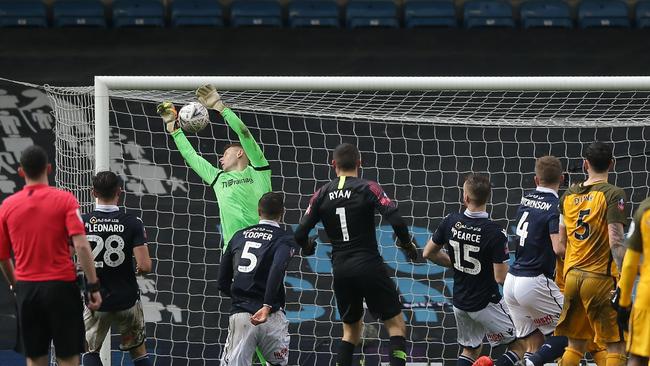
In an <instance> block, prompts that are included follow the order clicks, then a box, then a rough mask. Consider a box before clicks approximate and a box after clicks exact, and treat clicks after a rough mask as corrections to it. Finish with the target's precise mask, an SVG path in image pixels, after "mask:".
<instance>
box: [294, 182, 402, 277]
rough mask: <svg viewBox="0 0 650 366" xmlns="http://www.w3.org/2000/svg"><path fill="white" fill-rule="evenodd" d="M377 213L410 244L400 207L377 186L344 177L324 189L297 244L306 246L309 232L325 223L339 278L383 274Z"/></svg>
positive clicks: (302, 225) (302, 224)
mask: <svg viewBox="0 0 650 366" xmlns="http://www.w3.org/2000/svg"><path fill="white" fill-rule="evenodd" d="M375 212H379V213H380V214H381V215H382V216H383V217H384V218H385V219H386V220H387V221H388V222H389V223H390V224H391V226H392V227H393V230H394V231H395V235H396V236H397V237H398V238H399V240H400V241H401V242H406V243H408V242H410V241H411V237H410V235H409V231H408V227H407V226H406V222H405V221H404V219H403V218H402V217H401V216H400V214H399V211H398V209H397V203H396V202H395V201H393V200H391V199H390V198H389V197H388V195H387V194H386V192H384V190H383V189H382V188H381V186H380V185H379V184H377V183H376V182H373V181H370V180H366V179H362V178H358V177H346V176H341V177H338V178H337V179H335V180H333V181H331V182H329V183H327V184H325V185H324V186H322V187H321V188H320V189H318V191H316V193H314V195H313V196H312V198H311V200H310V201H309V207H308V208H307V211H306V212H305V215H304V216H303V217H302V219H301V220H300V225H298V228H297V229H296V241H297V242H298V243H299V244H301V245H303V243H304V242H306V240H307V237H308V233H309V231H310V230H311V229H312V228H313V227H314V226H315V225H316V223H317V222H318V221H322V223H323V226H324V227H325V231H326V232H327V236H328V237H329V239H330V242H331V243H332V267H333V272H334V275H335V276H337V277H353V276H356V275H359V274H364V273H368V271H375V270H380V269H378V268H383V266H384V261H383V259H382V258H381V255H379V249H378V247H377V229H376V227H375Z"/></svg>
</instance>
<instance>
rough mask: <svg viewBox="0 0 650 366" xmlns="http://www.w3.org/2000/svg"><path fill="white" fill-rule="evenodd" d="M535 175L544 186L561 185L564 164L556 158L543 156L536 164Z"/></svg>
mask: <svg viewBox="0 0 650 366" xmlns="http://www.w3.org/2000/svg"><path fill="white" fill-rule="evenodd" d="M535 175H537V178H539V180H540V182H541V183H543V184H555V183H559V182H560V179H561V177H562V164H561V163H560V159H558V158H556V157H555V156H550V155H549V156H542V157H541V158H539V159H537V161H536V162H535Z"/></svg>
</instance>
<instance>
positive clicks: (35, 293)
mask: <svg viewBox="0 0 650 366" xmlns="http://www.w3.org/2000/svg"><path fill="white" fill-rule="evenodd" d="M16 302H17V305H18V323H19V325H20V333H21V341H22V345H23V350H24V353H25V356H27V357H32V358H34V357H40V356H45V355H47V354H48V353H49V350H50V342H51V341H52V340H53V341H54V348H55V352H56V356H57V357H61V358H68V357H72V356H75V355H79V354H80V353H82V352H84V344H85V343H84V332H85V330H84V321H83V302H82V300H81V293H80V292H79V287H78V286H77V283H76V282H63V281H43V282H29V281H18V282H17V283H16Z"/></svg>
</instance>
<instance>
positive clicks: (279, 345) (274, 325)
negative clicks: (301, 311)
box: [217, 192, 299, 366]
mask: <svg viewBox="0 0 650 366" xmlns="http://www.w3.org/2000/svg"><path fill="white" fill-rule="evenodd" d="M258 211H259V215H260V221H259V224H257V225H254V226H250V227H248V228H245V229H242V230H240V231H238V232H236V233H235V235H233V237H232V239H231V240H230V243H229V244H228V247H227V249H226V250H225V252H224V253H223V256H222V258H221V265H220V266H219V279H218V282H217V287H218V288H219V290H220V291H221V292H223V293H224V294H226V295H227V296H229V297H231V298H232V307H231V315H230V319H229V326H228V338H227V339H226V345H225V347H224V351H223V353H222V356H221V364H222V365H228V366H242V365H251V360H252V358H253V355H254V354H255V348H256V347H257V348H259V350H260V352H261V353H262V356H264V358H266V360H267V362H268V363H270V364H271V365H272V366H276V365H282V366H284V365H286V364H287V362H288V360H289V322H288V321H287V317H286V316H285V313H284V303H285V292H284V275H285V271H286V269H287V266H288V264H289V261H290V260H291V258H292V257H293V256H294V254H295V253H296V251H297V250H298V249H299V248H298V246H297V245H296V243H295V241H294V240H293V236H292V235H291V234H289V233H287V232H286V231H285V230H283V229H282V228H280V224H279V223H278V222H279V221H280V220H281V219H282V215H283V214H284V202H283V199H282V195H281V194H279V193H275V192H268V193H265V194H264V195H262V198H260V201H259V204H258Z"/></svg>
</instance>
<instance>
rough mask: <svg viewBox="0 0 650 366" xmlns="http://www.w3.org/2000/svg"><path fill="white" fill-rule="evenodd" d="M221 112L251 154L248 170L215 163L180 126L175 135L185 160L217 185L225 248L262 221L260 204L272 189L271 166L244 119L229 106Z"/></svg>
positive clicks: (212, 183)
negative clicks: (210, 160) (264, 195)
mask: <svg viewBox="0 0 650 366" xmlns="http://www.w3.org/2000/svg"><path fill="white" fill-rule="evenodd" d="M221 115H222V116H223V118H224V119H225V120H226V123H228V125H229V126H230V128H232V129H233V131H235V132H236V133H237V136H239V141H240V143H241V145H242V147H243V148H244V151H245V152H246V155H247V156H248V159H249V161H250V165H249V166H247V167H246V169H244V170H241V171H229V172H225V171H223V170H221V169H219V168H217V167H215V166H214V165H212V164H211V163H210V162H208V161H207V160H205V159H204V158H202V157H200V156H199V155H198V154H197V153H196V151H195V150H194V148H193V147H192V145H191V144H190V142H189V141H188V140H187V137H185V134H184V133H183V131H182V130H181V129H180V128H179V129H178V130H176V131H174V133H173V134H172V136H173V138H174V142H175V143H176V146H177V147H178V150H179V151H180V153H181V155H183V158H184V159H185V162H186V163H187V164H188V165H189V166H190V167H191V168H192V170H194V171H195V172H196V174H198V175H199V176H200V177H201V179H203V181H204V182H206V183H207V184H209V185H210V186H211V187H212V189H214V194H215V195H216V196H217V203H218V204H219V216H220V217H221V235H222V236H223V241H224V249H225V248H226V247H227V246H228V243H229V242H230V238H232V236H233V235H234V234H235V232H237V231H238V230H241V229H243V228H245V227H248V226H252V225H255V224H257V223H258V222H259V214H258V212H257V204H258V202H259V200H260V197H262V195H263V194H264V193H267V192H270V191H271V168H270V167H269V162H268V161H267V160H266V158H265V157H264V153H263V152H262V150H261V149H260V147H259V145H257V143H256V142H255V139H254V138H253V137H252V136H251V134H250V132H249V130H248V128H247V127H246V125H244V123H243V122H242V121H241V119H239V117H237V115H236V114H235V113H234V112H233V111H232V110H230V109H229V108H226V109H224V110H223V112H222V113H221Z"/></svg>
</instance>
